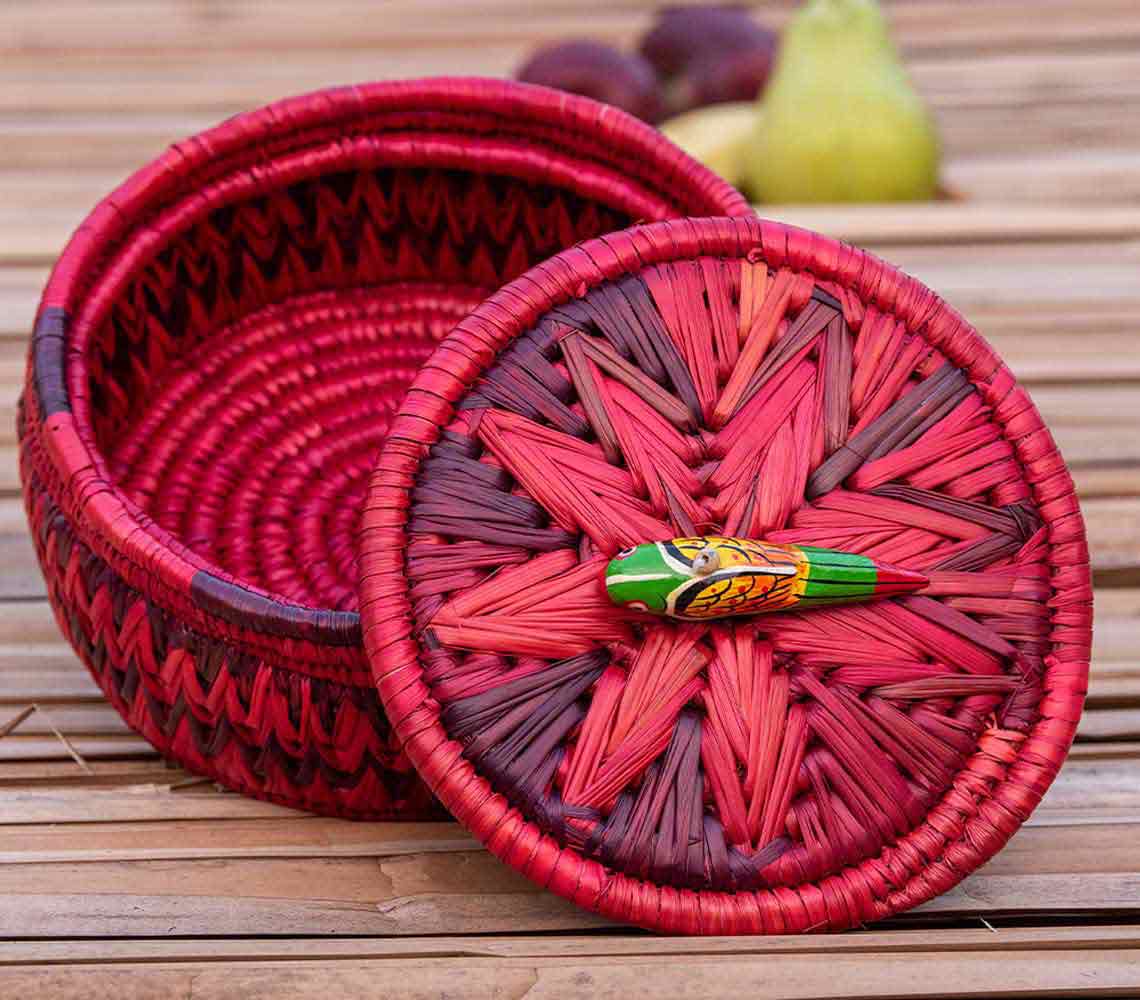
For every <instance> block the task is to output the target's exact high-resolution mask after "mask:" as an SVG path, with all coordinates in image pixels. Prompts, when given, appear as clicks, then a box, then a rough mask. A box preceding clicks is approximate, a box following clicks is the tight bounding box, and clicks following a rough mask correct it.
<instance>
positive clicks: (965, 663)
mask: <svg viewBox="0 0 1140 1000" xmlns="http://www.w3.org/2000/svg"><path fill="white" fill-rule="evenodd" d="M508 304H509V305H510V309H509V310H508V309H507V308H506V307H507V305H508ZM702 534H708V535H743V536H748V537H760V538H765V539H768V540H770V541H775V542H793V543H800V544H806V545H816V546H824V547H831V548H838V549H842V550H845V551H849V552H857V553H861V554H864V555H867V556H870V557H872V558H874V559H877V560H880V561H883V562H886V563H890V564H892V565H895V566H899V567H901V568H904V569H911V570H915V571H919V572H921V573H922V574H923V575H924V576H925V577H926V578H927V579H928V580H929V585H928V586H927V587H926V588H925V590H923V591H922V592H920V593H918V594H915V595H909V596H901V597H892V598H890V599H887V600H882V601H878V602H875V603H872V604H867V605H852V606H847V607H826V608H822V609H815V610H811V611H805V612H795V611H791V612H788V611H784V612H780V613H776V614H769V615H762V616H758V617H751V618H738V619H723V620H721V621H720V622H715V623H713V624H711V625H710V624H707V623H703V622H697V623H677V622H669V621H663V620H661V619H659V618H654V617H652V616H649V615H645V614H643V613H642V612H639V611H632V610H630V609H628V608H621V607H617V606H615V605H613V604H612V603H611V602H610V601H609V600H608V598H607V596H606V593H605V589H604V587H603V585H602V574H603V570H604V567H605V565H606V562H607V560H608V559H609V558H610V557H612V556H614V555H615V554H616V553H617V552H618V551H619V550H622V549H624V548H626V547H628V546H631V545H636V544H638V543H641V542H645V541H652V540H657V539H669V538H673V537H675V536H692V535H702ZM361 552H362V557H361V558H362V576H361V579H362V594H361V597H362V605H361V610H362V615H363V620H364V625H365V636H366V648H367V650H368V652H369V655H370V657H371V662H372V665H373V669H374V672H375V674H376V679H377V683H378V684H379V687H380V691H381V694H382V696H383V699H384V703H385V706H386V707H387V709H388V712H389V717H390V718H391V719H392V722H393V725H394V726H395V728H396V731H397V732H398V733H399V734H400V736H401V737H403V738H404V740H405V743H406V748H407V750H408V753H409V755H410V757H411V759H412V761H413V763H414V764H415V765H416V767H417V769H418V770H419V772H420V773H421V774H422V775H423V776H424V777H425V778H426V779H427V780H428V782H429V784H430V785H431V787H432V788H433V790H434V791H436V792H437V794H438V795H439V797H440V799H441V801H442V802H443V803H444V805H446V806H447V807H448V809H450V810H451V811H452V812H453V813H454V815H455V816H456V817H457V818H458V819H459V820H460V821H461V822H463V823H464V824H466V825H467V826H468V827H469V828H470V829H471V830H472V831H473V832H474V833H475V834H476V835H477V836H478V837H479V838H480V839H481V840H482V841H483V842H484V843H486V844H487V845H488V846H489V847H490V848H491V849H492V850H493V851H494V852H495V853H496V854H498V855H499V856H500V857H501V858H503V859H504V860H506V861H507V862H508V863H510V864H512V865H514V866H515V867H516V868H518V869H519V870H520V871H522V872H524V873H525V874H527V875H528V876H529V877H530V878H532V879H534V880H535V881H537V882H539V883H540V884H542V885H544V886H546V887H549V888H551V889H552V890H554V891H556V892H558V893H560V894H562V895H564V896H566V897H567V898H570V899H572V900H574V901H576V902H578V903H580V904H581V905H583V906H586V907H588V908H590V909H594V910H597V911H599V912H601V913H604V914H606V915H608V916H611V917H614V918H616V919H619V920H622V921H629V922H633V923H638V924H642V925H644V926H647V927H651V928H655V929H660V930H668V931H680V932H687V933H712V934H724V933H761V932H766V933H781V932H795V931H805V930H818V929H834V928H842V927H849V926H851V925H854V924H858V923H861V922H864V921H868V920H875V919H881V918H882V917H885V916H888V915H890V914H892V913H896V912H898V911H900V910H903V909H907V908H909V907H911V906H914V905H916V904H917V903H920V902H922V901H923V900H926V899H929V898H930V897H931V896H933V895H935V894H937V893H939V892H942V891H944V890H945V889H947V888H949V887H950V886H952V885H954V884H955V883H956V882H957V881H959V880H960V879H961V878H962V877H963V876H964V875H965V874H967V873H968V872H970V871H971V870H973V869H974V868H975V867H977V866H978V865H979V864H981V863H982V862H983V861H985V860H986V859H987V858H989V857H990V856H991V855H992V854H993V853H994V852H995V851H996V850H997V849H998V848H999V847H1000V846H1001V845H1002V844H1003V843H1005V841H1006V840H1007V839H1008V837H1009V836H1010V835H1011V834H1012V832H1013V831H1014V830H1015V829H1016V828H1017V826H1018V825H1019V824H1020V823H1021V822H1022V821H1023V820H1024V819H1025V818H1026V817H1027V816H1028V815H1029V813H1030V811H1031V810H1032V808H1033V807H1034V805H1035V804H1036V803H1037V801H1038V800H1039V798H1040V796H1041V795H1042V793H1043V792H1044V791H1045V789H1046V788H1047V787H1048V784H1049V782H1050V781H1051V779H1052V777H1053V776H1054V775H1055V774H1056V771H1057V769H1058V768H1059V767H1060V765H1061V762H1062V761H1063V759H1064V756H1065V753H1066V751H1067V749H1068V747H1069V745H1070V742H1071V740H1072V738H1073V734H1074V732H1075V727H1076V723H1077V720H1078V718H1079V715H1080V709H1081V705H1082V701H1083V697H1084V693H1085V688H1086V683H1087V670H1088V656H1089V644H1090V636H1091V585H1090V578H1089V569H1088V553H1087V550H1086V546H1085V539H1084V528H1083V523H1082V521H1081V517H1080V512H1079V509H1078V506H1077V501H1076V498H1075V496H1074V491H1073V484H1072V480H1071V478H1070V477H1069V475H1068V472H1067V470H1066V469H1065V466H1064V464H1063V462H1062V461H1061V459H1060V456H1059V454H1058V453H1057V450H1056V447H1055V446H1054V444H1053V441H1052V439H1051V437H1050V435H1049V433H1048V431H1047V430H1046V428H1045V427H1044V426H1043V425H1042V423H1041V420H1040V417H1039V416H1038V414H1037V412H1036V410H1035V409H1034V407H1033V404H1032V402H1031V401H1030V400H1029V398H1028V396H1027V395H1026V393H1025V392H1024V390H1023V389H1021V388H1020V387H1019V386H1018V385H1017V383H1016V381H1015V380H1014V379H1013V377H1012V376H1011V375H1010V373H1009V371H1008V370H1007V369H1006V368H1005V367H1004V366H1003V365H1002V363H1001V362H1000V360H999V359H998V358H997V357H995V355H994V354H993V352H992V350H991V349H990V348H989V347H988V345H987V344H986V343H985V342H984V341H983V340H982V338H981V337H980V336H978V334H977V333H976V332H975V331H974V330H973V329H972V328H971V327H969V326H968V325H967V324H966V323H965V322H964V321H963V320H962V319H961V317H959V316H958V315H957V314H956V313H955V312H953V310H951V309H950V308H949V307H948V306H946V305H945V304H944V303H943V302H942V301H941V300H939V299H938V298H937V297H936V296H935V295H934V294H933V293H931V292H930V291H929V290H927V289H925V288H924V287H923V286H921V285H920V284H919V283H918V282H916V281H913V280H912V279H909V278H907V277H905V276H904V275H902V274H900V273H899V272H897V271H895V270H893V269H892V268H890V267H889V266H887V265H885V264H883V263H882V262H881V261H879V260H877V259H875V258H874V257H872V256H870V255H868V254H866V253H864V252H861V251H858V250H855V249H853V248H851V247H847V246H844V245H842V244H839V243H835V242H833V241H830V240H827V239H825V238H824V237H820V236H815V235H813V234H810V233H806V232H803V231H800V230H795V229H791V228H788V227H783V226H780V225H778V224H775V223H767V222H760V221H758V220H753V219H739V220H731V219H698V220H682V221H675V222H667V223H663V224H659V225H655V226H645V227H637V228H634V229H630V230H626V231H625V232H622V233H619V234H615V235H611V236H605V237H602V238H600V239H598V240H594V241H590V242H588V243H586V244H584V245H582V246H580V247H576V248H574V249H572V250H570V251H567V252H565V253H563V254H560V255H559V256H558V257H556V258H555V259H554V260H552V261H550V262H547V263H544V264H541V265H539V266H538V267H536V268H535V269H533V270H531V271H530V272H528V273H527V274H526V275H525V276H523V277H522V278H521V279H520V280H519V281H517V282H514V283H512V284H511V285H510V286H508V287H507V288H505V289H504V290H503V291H502V292H501V293H499V294H498V295H496V296H494V297H492V298H491V299H490V300H488V302H487V303H485V304H484V305H483V306H481V307H480V308H479V309H477V310H476V311H475V313H474V314H473V315H472V316H471V317H469V318H468V319H466V320H464V321H463V322H462V323H460V325H459V327H458V328H457V329H456V331H455V332H454V333H453V334H452V335H451V336H450V337H449V338H448V339H447V340H445V341H444V343H443V344H442V345H441V346H440V348H439V350H438V351H437V352H436V354H435V355H434V357H433V358H432V360H431V361H430V362H429V364H428V365H427V366H426V367H425V369H424V371H423V372H422V373H421V374H420V376H418V377H417V379H416V381H415V383H414V384H413V386H412V388H411V390H410V391H409V393H408V396H407V398H406V400H405V403H404V404H403V406H402V408H401V411H400V414H399V415H398V416H397V418H396V420H395V422H394V424H393V428H392V433H391V436H390V437H389V439H388V443H387V444H386V446H385V449H384V452H383V455H382V458H381V462H380V465H379V467H378V469H377V471H376V473H375V474H374V476H373V478H372V485H371V488H370V493H369V500H368V503H367V507H366V514H365V520H364V523H363V532H362V548H361Z"/></svg>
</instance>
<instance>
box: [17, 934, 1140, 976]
mask: <svg viewBox="0 0 1140 1000" xmlns="http://www.w3.org/2000/svg"><path fill="white" fill-rule="evenodd" d="M1137 944H1140V928H1138V927H1136V926H1134V925H1130V924H1120V925H1111V924H1110V925H1106V926H1096V925H1093V926H1079V925H1078V926H1072V927H1055V926H1050V925H1043V926H1029V927H1018V926H1008V927H1006V926H1003V927H1001V929H1000V932H995V931H994V930H992V929H987V928H984V927H940V928H937V929H933V930H930V929H923V928H895V929H892V930H889V931H883V930H861V931H857V932H854V933H851V934H841V935H812V934H799V935H793V936H788V935H778V934H775V935H770V936H745V937H716V936H709V937H701V938H681V937H672V938H669V937H658V936H654V935H647V934H616V933H608V934H583V935H574V934H564V935H559V936H557V937H549V936H538V935H527V936H512V935H501V936H499V935H496V936H492V935H471V936H468V937H446V936H443V937H406V938H385V937H353V938H313V939H303V938H245V939H241V940H225V939H217V940H211V941H195V940H183V939H179V938H170V937H166V938H161V939H155V940H148V939H145V938H117V939H105V940H102V941H87V940H83V939H71V940H55V941H0V966H11V965H25V964H37V965H54V964H59V963H64V964H66V963H68V962H72V961H75V962H97V963H99V964H102V965H114V964H119V963H123V962H154V961H166V962H184V961H189V962H193V961H220V962H231V961H241V960H262V961H273V960H277V959H296V958H303V959H308V960H313V959H331V960H348V961H351V960H354V959H362V958H385V959H419V958H433V957H434V958H447V957H451V956H455V955H464V956H467V957H469V958H471V959H479V958H533V959H537V960H541V961H545V960H547V959H558V958H566V957H574V958H580V959H585V958H592V957H597V958H600V959H606V958H618V957H623V956H630V957H639V956H645V957H652V956H666V955H676V956H692V957H694V958H704V957H713V956H726V957H727V956H733V955H737V956H757V957H759V956H770V957H771V959H775V958H778V957H779V956H782V955H819V956H831V955H833V954H846V955H906V954H909V953H912V952H925V951H931V950H939V951H943V952H947V953H957V952H977V953H982V952H1031V953H1038V954H1041V955H1043V956H1044V955H1048V953H1049V952H1052V951H1059V950H1068V949H1086V948H1095V949H1109V948H1111V949H1129V948H1132V947H1135V946H1136V945H1137Z"/></svg>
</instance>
